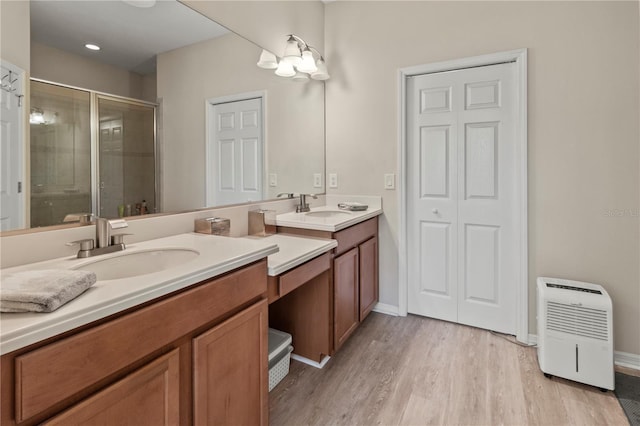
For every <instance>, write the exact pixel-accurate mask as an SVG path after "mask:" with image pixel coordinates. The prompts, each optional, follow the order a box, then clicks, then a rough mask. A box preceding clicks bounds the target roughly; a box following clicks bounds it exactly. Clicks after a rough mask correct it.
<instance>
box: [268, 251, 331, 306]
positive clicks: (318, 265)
mask: <svg viewBox="0 0 640 426" xmlns="http://www.w3.org/2000/svg"><path fill="white" fill-rule="evenodd" d="M330 266H331V255H330V254H329V253H325V254H323V255H321V256H318V257H316V258H315V259H311V260H310V261H308V262H306V263H303V264H302V265H300V266H298V267H297V268H295V269H293V270H291V271H288V272H286V273H284V274H282V275H281V276H280V277H279V283H278V292H279V296H280V297H282V296H284V295H285V294H287V293H290V292H292V291H293V290H295V289H296V288H298V287H300V286H301V285H302V284H304V283H306V282H307V281H309V280H311V279H312V278H314V277H316V276H318V275H320V274H321V273H323V272H324V271H326V270H328V269H329V268H330Z"/></svg>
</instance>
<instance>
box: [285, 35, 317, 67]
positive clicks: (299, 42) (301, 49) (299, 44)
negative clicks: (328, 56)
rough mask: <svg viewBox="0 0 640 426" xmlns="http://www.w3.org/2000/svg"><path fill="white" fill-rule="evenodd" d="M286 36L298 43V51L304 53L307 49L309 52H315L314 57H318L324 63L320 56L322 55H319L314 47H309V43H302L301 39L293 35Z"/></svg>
mask: <svg viewBox="0 0 640 426" xmlns="http://www.w3.org/2000/svg"><path fill="white" fill-rule="evenodd" d="M288 36H289V40H291V39H294V40H295V41H296V42H298V46H299V47H300V51H304V50H305V49H309V50H310V51H312V52H315V53H316V55H318V56H319V57H320V59H322V60H323V61H324V57H323V56H322V53H320V51H319V50H318V49H316V48H315V47H313V46H311V45H310V44H309V43H307V42H306V41H304V40H303V39H302V37H298V36H297V35H295V34H288Z"/></svg>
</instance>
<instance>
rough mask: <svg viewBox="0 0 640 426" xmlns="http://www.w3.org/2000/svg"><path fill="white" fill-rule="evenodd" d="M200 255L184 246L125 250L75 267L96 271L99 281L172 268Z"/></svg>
mask: <svg viewBox="0 0 640 426" xmlns="http://www.w3.org/2000/svg"><path fill="white" fill-rule="evenodd" d="M198 256H200V253H199V252H197V251H196V250H191V249H182V248H171V249H156V250H146V251H137V252H133V253H126V252H124V253H122V254H121V255H119V256H115V257H110V258H108V259H102V260H94V261H92V262H89V263H85V264H83V265H79V266H76V267H75V268H73V269H78V270H83V271H90V272H95V273H96V277H97V278H98V281H105V280H117V279H120V278H131V277H136V276H138V275H145V274H151V273H153V272H158V271H163V270H166V269H170V268H173V267H175V266H178V265H182V264H184V263H185V262H189V261H191V260H193V259H195V258H196V257H198Z"/></svg>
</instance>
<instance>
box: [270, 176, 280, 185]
mask: <svg viewBox="0 0 640 426" xmlns="http://www.w3.org/2000/svg"><path fill="white" fill-rule="evenodd" d="M269 186H278V175H277V174H275V173H269Z"/></svg>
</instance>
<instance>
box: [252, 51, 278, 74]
mask: <svg viewBox="0 0 640 426" xmlns="http://www.w3.org/2000/svg"><path fill="white" fill-rule="evenodd" d="M256 65H258V66H259V67H260V68H264V69H266V70H275V69H276V68H278V59H277V58H276V55H274V54H273V53H271V52H269V51H268V50H264V49H262V53H261V54H260V60H259V61H258V63H257V64H256Z"/></svg>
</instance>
